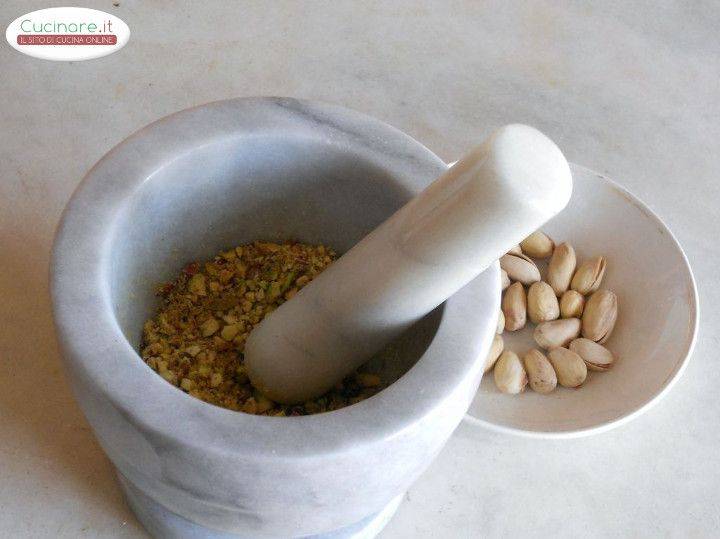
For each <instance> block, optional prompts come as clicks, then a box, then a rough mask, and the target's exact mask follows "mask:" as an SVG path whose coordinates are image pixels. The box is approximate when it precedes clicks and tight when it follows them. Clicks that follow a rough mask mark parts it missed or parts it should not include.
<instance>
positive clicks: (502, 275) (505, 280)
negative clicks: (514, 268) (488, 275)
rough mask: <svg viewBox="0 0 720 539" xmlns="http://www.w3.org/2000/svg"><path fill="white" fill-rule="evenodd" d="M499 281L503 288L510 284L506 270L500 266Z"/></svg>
mask: <svg viewBox="0 0 720 539" xmlns="http://www.w3.org/2000/svg"><path fill="white" fill-rule="evenodd" d="M500 282H501V283H502V289H503V290H505V289H506V288H507V287H508V286H510V277H508V274H507V271H505V270H504V269H502V268H500Z"/></svg>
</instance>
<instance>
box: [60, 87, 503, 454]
mask: <svg viewBox="0 0 720 539" xmlns="http://www.w3.org/2000/svg"><path fill="white" fill-rule="evenodd" d="M288 132H292V133H293V136H295V135H297V136H301V137H312V138H317V139H318V140H321V141H323V142H326V143H328V144H333V145H337V144H342V143H345V144H348V145H352V148H353V150H355V149H357V148H358V147H359V148H360V149H359V150H358V151H362V152H365V153H366V154H367V155H373V156H375V157H376V158H377V157H378V156H381V157H382V158H383V163H384V164H385V166H386V167H387V168H388V170H392V168H393V167H396V168H395V170H399V169H398V167H400V166H403V167H405V169H408V170H409V171H411V172H412V176H413V177H414V178H415V179H414V180H413V181H414V182H416V185H414V186H412V187H413V189H412V190H411V191H410V192H419V191H420V190H421V189H422V188H423V187H424V186H425V185H427V184H428V183H429V182H430V181H432V179H434V178H435V177H436V176H437V175H439V174H441V173H442V172H444V171H445V170H446V165H445V163H444V162H443V161H442V160H441V159H439V158H438V157H437V156H436V155H435V154H433V153H432V152H431V151H430V150H429V149H427V148H426V147H425V146H423V145H422V144H421V143H419V142H418V141H416V140H415V139H413V138H412V137H410V136H408V135H406V134H405V133H403V132H401V131H399V130H397V129H395V128H394V127H392V126H390V125H388V124H385V123H384V122H381V121H379V120H377V119H374V118H372V117H369V116H367V115H365V114H362V113H359V112H356V111H353V110H350V109H346V108H343V107H339V106H336V105H331V104H326V103H319V102H314V101H305V100H297V99H291V98H281V97H250V98H236V99H229V100H224V101H216V102H212V103H208V104H204V105H199V106H196V107H192V108H190V109H186V110H183V111H179V112H176V113H174V114H171V115H169V116H166V117H164V118H161V119H159V120H157V121H155V122H153V123H151V124H149V125H147V126H146V127H143V128H141V129H140V130H138V131H136V132H135V133H134V134H132V135H130V136H129V137H127V138H126V139H125V140H123V141H122V142H120V143H119V144H118V145H116V146H115V147H114V148H112V149H111V150H110V151H109V152H108V153H107V154H105V155H104V156H103V157H102V158H101V159H100V160H99V161H98V162H97V163H96V164H95V165H94V166H93V167H92V168H91V169H90V171H89V172H88V173H87V175H86V176H85V177H84V179H83V180H82V181H81V182H80V184H79V186H78V187H77V189H76V190H75V192H74V193H73V195H72V197H71V199H70V201H69V202H68V204H67V206H66V207H65V210H64V211H63V214H62V217H61V221H60V224H59V226H58V228H57V231H56V235H55V240H54V244H53V254H52V261H51V266H50V285H51V296H52V302H53V314H54V320H55V327H56V331H57V335H58V340H59V343H60V347H61V350H62V356H63V360H64V362H65V365H66V368H67V369H68V370H69V371H70V372H71V373H72V374H73V375H74V376H75V377H80V378H81V380H82V381H83V382H84V383H85V384H86V385H89V386H90V387H91V388H92V389H93V390H94V391H96V392H99V393H100V394H101V395H102V396H103V397H105V398H106V399H107V400H108V401H109V402H110V404H111V406H113V407H114V408H115V409H116V410H117V411H118V412H119V413H120V414H121V415H122V416H123V417H125V418H126V420H128V421H130V422H131V423H132V424H133V425H134V426H135V427H137V428H139V429H140V430H141V431H143V430H144V431H148V432H152V434H153V436H154V437H159V438H160V439H166V440H168V441H172V442H174V443H178V444H181V445H184V446H190V447H194V448H198V449H202V450H203V451H204V452H206V453H207V452H217V453H230V452H232V453H242V454H244V455H252V456H254V457H257V458H263V457H269V456H272V457H275V456H279V455H292V456H295V457H298V456H305V457H309V456H318V455H322V454H327V453H332V452H338V451H354V450H356V449H357V448H358V446H362V445H367V444H372V443H379V442H381V441H382V440H385V439H388V438H390V437H394V436H398V435H400V434H401V433H402V432H403V431H406V430H407V429H410V428H411V427H413V426H414V425H416V424H418V423H420V422H422V421H424V420H425V419H426V418H427V417H429V416H431V415H433V414H435V413H442V410H444V409H447V406H446V405H447V404H448V403H449V402H450V403H452V406H457V402H460V403H462V402H464V401H467V403H466V404H468V405H469V403H470V400H468V399H472V398H473V396H474V391H472V389H471V390H470V391H468V388H469V387H470V388H472V387H474V388H475V389H476V388H477V384H478V383H479V381H480V377H481V374H482V366H483V362H484V357H485V355H486V354H487V351H488V349H489V346H490V343H491V340H492V336H493V334H494V328H495V322H496V321H495V320H494V317H493V316H492V315H489V313H497V311H498V309H499V303H500V299H499V298H500V271H499V265H498V264H497V263H496V264H495V265H494V266H493V267H491V268H488V269H487V270H485V271H484V272H483V273H482V274H480V275H479V276H478V277H477V278H476V279H475V280H473V281H472V282H470V283H469V284H468V285H466V287H465V288H463V289H461V290H460V291H458V292H457V293H456V294H455V295H454V296H453V297H452V298H450V299H449V300H448V301H447V302H445V304H444V308H443V312H442V315H441V317H440V323H439V326H438V328H437V332H436V335H435V337H434V338H433V339H432V341H431V343H430V345H429V346H428V348H427V349H426V351H425V353H424V354H423V355H422V356H421V357H420V359H419V360H418V361H417V362H416V364H415V365H414V366H413V367H412V368H411V369H410V370H409V371H408V372H407V373H406V374H404V375H403V376H402V377H401V378H400V379H398V380H397V381H396V382H395V383H393V384H392V385H391V386H389V387H388V388H386V389H385V390H383V391H381V392H380V393H378V394H377V395H375V396H373V397H372V398H370V399H367V400H364V401H362V402H360V403H358V404H355V405H352V406H348V407H346V408H343V409H340V410H337V411H333V412H328V413H323V414H316V415H310V416H301V417H294V418H278V417H266V416H254V415H248V414H244V413H240V412H235V411H232V410H227V409H224V408H220V407H217V406H214V405H211V404H208V403H205V402H203V401H201V400H199V399H196V398H194V397H191V396H190V395H188V394H186V393H184V392H183V391H181V390H179V389H178V388H175V387H173V386H171V385H170V384H168V383H167V382H166V381H164V380H163V379H161V377H159V376H158V375H157V374H156V373H154V372H152V370H151V369H149V368H148V367H147V365H146V364H145V363H144V362H143V361H142V360H141V358H140V355H139V354H138V352H137V351H136V350H134V349H133V347H132V346H131V344H130V343H129V342H128V341H127V339H126V337H125V335H124V333H123V332H122V330H121V329H120V326H119V324H118V322H117V320H116V319H115V309H113V307H112V297H111V293H110V287H109V285H108V282H107V278H106V277H107V271H108V265H109V257H108V251H109V249H110V247H111V246H112V242H113V238H114V237H115V236H114V232H115V225H116V224H117V222H118V221H119V219H120V217H121V216H122V212H123V211H124V208H125V207H126V204H127V201H128V200H129V199H130V198H131V197H132V196H133V193H134V192H136V190H137V189H138V188H139V187H140V186H141V185H142V183H143V182H145V181H147V180H148V179H149V178H151V177H152V175H153V174H154V173H155V172H157V171H158V170H160V169H161V168H162V167H164V166H166V165H167V164H169V163H171V162H172V161H173V160H174V159H175V158H176V157H177V156H178V155H182V154H184V153H186V152H192V151H193V149H194V148H198V147H201V146H203V145H205V144H211V143H213V140H219V139H220V140H225V139H226V138H227V137H231V136H248V137H250V136H258V134H259V133H261V134H268V133H273V134H278V135H281V134H282V135H283V136H288V135H287V133H288ZM407 175H410V172H408V173H407ZM79 276H82V278H79ZM88 283H91V284H92V286H88ZM477 302H481V304H482V305H485V307H484V308H480V309H478V308H477ZM468 327H469V328H472V331H460V329H466V328H468ZM459 337H462V338H460V339H459ZM99 359H102V360H100V361H99ZM448 364H450V365H451V368H449V365H448ZM439 375H442V377H441V378H437V377H438V376H439ZM428 380H432V381H433V383H432V384H429V383H428ZM76 391H77V388H76ZM148 394H153V399H152V402H151V403H149V404H148V403H146V402H145V401H144V400H143V398H144V397H145V396H146V395H148ZM141 404H146V406H142V405H141ZM390 406H391V407H392V409H393V411H394V413H393V414H387V413H385V411H386V410H387V409H388V407H390ZM466 408H467V406H465V408H463V410H462V411H458V413H457V414H456V415H457V422H459V421H460V420H461V417H462V412H464V410H465V409H466ZM168 410H172V414H175V415H178V414H179V415H180V416H181V417H183V418H188V423H187V424H182V425H178V423H177V422H175V421H168V417H167V414H168ZM84 411H85V410H84ZM85 412H86V415H87V411H85ZM278 422H282V426H283V428H282V429H277V425H278ZM309 431H312V432H313V433H314V434H315V436H313V437H308V436H307V435H305V436H303V433H306V432H309ZM248 432H252V433H253V436H252V437H247V433H248ZM243 434H244V435H245V436H243ZM250 438H251V439H250ZM300 440H301V441H302V442H301V443H299V442H300Z"/></svg>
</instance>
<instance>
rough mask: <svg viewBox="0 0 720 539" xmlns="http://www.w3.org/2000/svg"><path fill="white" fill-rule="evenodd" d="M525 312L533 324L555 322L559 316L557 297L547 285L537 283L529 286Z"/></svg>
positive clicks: (541, 282)
mask: <svg viewBox="0 0 720 539" xmlns="http://www.w3.org/2000/svg"><path fill="white" fill-rule="evenodd" d="M527 311H528V316H529V317H530V321H531V322H532V323H533V324H541V323H542V322H548V321H550V320H555V319H556V318H558V317H559V316H560V305H559V304H558V300H557V296H556V295H555V292H554V291H553V289H552V288H551V287H550V285H549V284H547V283H546V282H543V281H538V282H536V283H533V284H531V285H530V289H529V290H528V293H527Z"/></svg>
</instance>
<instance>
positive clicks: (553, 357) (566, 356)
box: [548, 348, 587, 387]
mask: <svg viewBox="0 0 720 539" xmlns="http://www.w3.org/2000/svg"><path fill="white" fill-rule="evenodd" d="M548 359H549V360H550V363H552V366H553V367H554V368H555V374H557V379H558V382H559V383H560V385H561V386H563V387H578V386H581V385H582V383H583V382H584V381H585V378H587V366H586V365H585V362H584V361H583V360H582V358H581V357H580V356H579V355H577V354H576V353H575V352H573V351H571V350H568V349H567V348H553V349H552V350H550V352H548Z"/></svg>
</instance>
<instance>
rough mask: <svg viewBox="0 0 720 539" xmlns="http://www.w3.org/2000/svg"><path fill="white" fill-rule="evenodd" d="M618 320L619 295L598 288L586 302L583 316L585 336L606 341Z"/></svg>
mask: <svg viewBox="0 0 720 539" xmlns="http://www.w3.org/2000/svg"><path fill="white" fill-rule="evenodd" d="M616 320H617V296H616V295H615V293H614V292H611V291H610V290H598V291H597V292H595V293H594V294H593V295H592V296H590V298H589V299H588V300H587V302H586V303H585V310H584V312H583V317H582V334H583V337H586V338H588V339H590V340H591V341H595V342H598V343H600V344H602V343H604V342H605V341H607V340H608V338H609V337H610V334H611V333H612V330H613V328H614V327H615V321H616Z"/></svg>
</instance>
